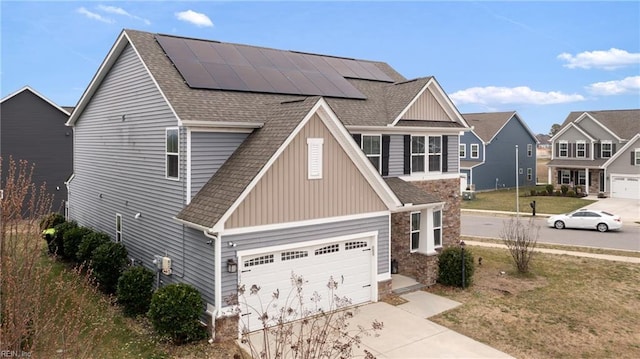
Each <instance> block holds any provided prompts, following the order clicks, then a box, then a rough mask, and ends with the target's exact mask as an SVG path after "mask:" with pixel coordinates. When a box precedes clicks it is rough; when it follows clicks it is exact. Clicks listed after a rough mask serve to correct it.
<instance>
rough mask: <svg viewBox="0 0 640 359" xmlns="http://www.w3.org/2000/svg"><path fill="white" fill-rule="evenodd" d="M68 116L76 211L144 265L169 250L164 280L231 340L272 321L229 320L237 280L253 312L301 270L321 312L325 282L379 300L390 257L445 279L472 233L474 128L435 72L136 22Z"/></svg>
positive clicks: (413, 272) (419, 273) (429, 280)
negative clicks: (466, 229) (193, 298)
mask: <svg viewBox="0 0 640 359" xmlns="http://www.w3.org/2000/svg"><path fill="white" fill-rule="evenodd" d="M68 125H70V126H73V127H74V134H75V140H76V143H75V146H76V147H75V155H76V157H75V162H74V177H73V179H72V180H71V181H70V183H69V198H70V205H69V212H70V217H71V218H72V219H74V220H77V221H78V222H79V224H81V225H84V226H90V227H92V228H95V229H97V230H101V231H105V232H107V233H110V234H111V235H112V236H113V237H114V238H116V239H117V240H120V241H122V243H124V244H125V245H126V247H127V248H128V251H129V254H130V256H131V260H132V262H133V263H137V264H140V265H144V266H146V267H148V268H155V264H154V263H153V262H152V261H153V260H154V258H155V256H166V257H169V258H170V259H171V267H172V268H171V270H172V273H171V274H170V275H167V274H159V275H161V283H162V284H167V283H173V282H186V283H190V284H192V285H194V286H196V287H197V288H198V290H199V291H200V292H201V294H202V296H203V299H204V301H205V302H206V308H203V309H204V310H206V315H205V317H206V318H207V320H208V321H215V323H216V325H215V326H214V327H215V328H216V329H215V331H216V332H217V335H219V336H223V337H224V336H228V335H231V336H237V334H238V331H237V329H238V325H237V322H238V320H240V318H241V320H242V325H243V326H247V327H248V328H249V329H251V330H254V329H257V328H259V327H260V325H261V323H260V321H259V320H258V319H257V315H256V313H255V312H253V311H249V312H248V313H244V314H245V315H242V316H241V317H238V316H237V315H235V314H234V307H233V304H234V302H233V301H231V302H230V301H228V300H227V298H230V297H231V298H232V297H233V296H234V295H236V294H237V288H238V286H239V285H245V286H246V288H249V287H251V285H253V284H257V285H259V286H261V288H262V289H261V292H260V293H259V295H257V296H256V295H254V296H248V298H247V301H248V302H249V304H252V305H254V304H255V305H256V306H258V307H260V304H259V302H260V300H262V303H268V302H269V301H270V300H271V296H272V293H273V292H274V291H275V290H276V289H279V290H280V292H281V293H288V292H289V289H290V287H291V282H290V277H291V273H292V272H294V273H295V274H297V275H302V276H303V277H304V278H305V279H306V280H308V283H307V284H306V285H305V292H306V293H312V292H313V291H318V292H319V293H320V294H321V296H322V298H323V300H322V301H321V302H320V303H319V305H320V306H321V307H323V308H326V305H327V302H326V300H327V298H328V296H327V287H326V283H327V281H328V280H329V278H330V277H331V278H333V279H334V280H336V281H337V282H338V292H337V293H336V294H338V295H340V296H346V297H348V298H351V300H352V301H353V303H354V304H357V303H363V302H368V301H377V300H378V299H379V298H380V297H382V296H384V295H386V294H388V293H390V291H391V260H392V258H393V259H395V260H396V261H397V262H398V268H399V271H400V273H403V274H405V275H409V276H412V277H414V278H416V279H417V280H419V281H421V282H422V283H425V284H433V283H435V279H436V275H437V253H438V252H439V251H440V250H441V248H443V247H445V246H449V245H454V244H456V243H457V242H458V240H459V234H460V208H459V206H460V198H459V176H460V174H459V159H458V156H457V153H458V143H459V134H460V132H463V131H467V130H469V129H468V126H467V124H466V123H465V121H464V119H463V118H462V116H461V115H460V114H459V113H458V111H457V110H456V108H455V107H454V106H453V104H452V103H451V101H450V100H449V98H448V97H447V96H446V94H445V93H444V92H443V91H442V89H441V87H440V86H439V84H438V83H437V82H436V80H435V79H434V78H432V77H428V78H419V79H414V80H409V81H407V80H406V79H405V78H404V77H402V76H401V75H400V74H399V73H397V72H396V71H395V70H393V69H392V68H391V67H389V66H388V65H387V64H385V63H381V62H372V61H364V60H354V59H346V58H338V57H331V56H323V55H314V54H307V53H298V52H292V51H281V50H274V49H266V48H260V47H253V46H246V45H236V44H228V43H220V42H215V41H207V40H197V39H189V38H182V37H176V36H168V35H159V34H152V33H146V32H139V31H133V30H124V31H123V32H122V33H121V35H120V36H119V38H118V39H117V41H116V43H115V44H114V46H113V47H112V49H111V51H110V52H109V54H108V56H107V58H106V59H105V60H104V62H103V64H102V65H101V67H100V68H99V70H98V72H97V73H96V75H95V76H94V78H93V80H92V81H91V83H90V85H89V87H88V88H87V90H86V91H85V93H84V94H83V96H82V98H81V99H80V101H79V103H78V105H77V107H76V110H75V111H74V113H73V114H72V116H71V118H70V119H69V121H68ZM394 263H395V262H394ZM265 305H266V304H265ZM270 310H273V309H270ZM224 328H227V331H228V330H229V328H231V333H229V332H222V331H224Z"/></svg>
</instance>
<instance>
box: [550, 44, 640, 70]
mask: <svg viewBox="0 0 640 359" xmlns="http://www.w3.org/2000/svg"><path fill="white" fill-rule="evenodd" d="M558 59H560V60H564V61H566V62H567V63H566V64H564V65H562V66H564V67H568V68H570V69H575V68H580V69H591V68H596V69H604V70H615V69H617V68H620V67H625V66H629V65H635V64H640V53H629V52H627V51H625V50H620V49H616V48H611V49H609V50H605V51H601V50H598V51H585V52H581V53H579V54H577V55H575V56H574V55H571V54H569V53H566V52H565V53H562V54H560V55H558Z"/></svg>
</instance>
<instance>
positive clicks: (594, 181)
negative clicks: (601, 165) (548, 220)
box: [551, 167, 601, 195]
mask: <svg viewBox="0 0 640 359" xmlns="http://www.w3.org/2000/svg"><path fill="white" fill-rule="evenodd" d="M562 169H563V168H561V167H552V168H551V184H552V185H553V188H555V189H560V184H558V171H559V170H562ZM571 170H572V171H577V169H575V168H572V169H571ZM600 171H601V170H593V169H590V170H589V179H590V180H591V185H590V186H589V194H592V195H597V194H598V193H600Z"/></svg>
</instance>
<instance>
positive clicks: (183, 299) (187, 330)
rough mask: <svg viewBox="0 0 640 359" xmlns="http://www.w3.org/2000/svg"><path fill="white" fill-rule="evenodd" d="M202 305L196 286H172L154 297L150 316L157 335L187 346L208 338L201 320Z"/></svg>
mask: <svg viewBox="0 0 640 359" xmlns="http://www.w3.org/2000/svg"><path fill="white" fill-rule="evenodd" d="M203 306H204V302H203V301H202V297H201V296H200V292H198V290H197V289H196V288H194V287H193V286H191V285H189V284H184V283H180V284H169V285H167V286H165V287H162V288H160V289H158V290H157V291H156V292H155V293H154V294H153V298H152V299H151V305H150V307H149V312H148V313H147V315H148V316H149V319H150V320H151V323H152V324H153V328H154V329H155V330H156V332H157V333H158V334H160V335H166V336H168V337H170V338H171V339H172V340H173V342H174V343H175V344H184V343H188V342H191V341H195V340H200V339H203V338H205V337H206V332H205V330H204V328H203V327H202V325H200V321H199V318H200V314H202V308H203Z"/></svg>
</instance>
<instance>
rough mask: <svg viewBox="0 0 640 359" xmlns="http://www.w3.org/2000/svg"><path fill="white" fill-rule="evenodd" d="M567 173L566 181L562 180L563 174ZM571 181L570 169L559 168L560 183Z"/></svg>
mask: <svg viewBox="0 0 640 359" xmlns="http://www.w3.org/2000/svg"><path fill="white" fill-rule="evenodd" d="M565 173H567V183H565V182H564V178H565V177H564V175H565ZM570 183H571V171H570V170H560V184H570Z"/></svg>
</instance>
